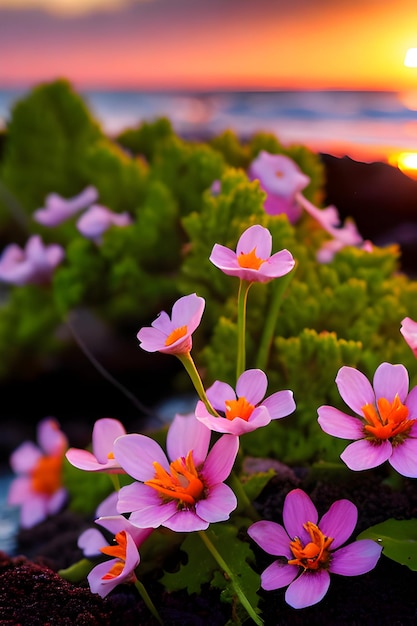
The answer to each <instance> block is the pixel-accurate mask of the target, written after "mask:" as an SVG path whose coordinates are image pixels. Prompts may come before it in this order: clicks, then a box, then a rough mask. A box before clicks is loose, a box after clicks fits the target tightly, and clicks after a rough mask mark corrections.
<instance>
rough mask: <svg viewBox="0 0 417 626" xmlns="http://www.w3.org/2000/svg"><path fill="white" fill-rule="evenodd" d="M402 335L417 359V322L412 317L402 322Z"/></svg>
mask: <svg viewBox="0 0 417 626" xmlns="http://www.w3.org/2000/svg"><path fill="white" fill-rule="evenodd" d="M400 333H401V334H402V336H403V337H404V339H405V340H406V342H407V344H408V345H409V346H410V348H411V350H412V351H413V353H414V356H415V357H417V322H415V321H414V320H412V319H411V317H405V318H404V319H403V321H402V322H401V328H400Z"/></svg>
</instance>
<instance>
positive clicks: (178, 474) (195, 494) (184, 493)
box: [145, 450, 204, 506]
mask: <svg viewBox="0 0 417 626" xmlns="http://www.w3.org/2000/svg"><path fill="white" fill-rule="evenodd" d="M153 466H154V468H155V476H154V478H152V479H151V480H147V481H146V482H145V485H148V486H149V487H152V488H153V489H155V490H156V491H158V492H159V493H160V494H161V495H162V496H163V497H164V499H166V500H167V501H169V500H178V501H179V503H180V504H182V505H184V506H193V505H194V504H195V503H196V502H197V500H199V499H201V498H202V497H203V494H204V484H203V482H202V481H201V479H200V478H199V475H198V472H197V470H196V468H195V465H194V460H193V452H192V450H190V452H189V453H188V454H187V456H186V457H185V458H184V457H181V458H179V459H177V460H176V461H173V462H172V463H171V464H170V466H169V469H170V473H168V472H167V471H166V470H165V469H164V468H163V467H162V466H161V465H160V464H159V463H158V462H156V461H155V462H154V464H153Z"/></svg>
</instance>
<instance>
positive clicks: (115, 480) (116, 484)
mask: <svg viewBox="0 0 417 626" xmlns="http://www.w3.org/2000/svg"><path fill="white" fill-rule="evenodd" d="M109 477H110V480H111V481H112V483H113V487H114V490H115V491H120V480H119V475H118V474H109Z"/></svg>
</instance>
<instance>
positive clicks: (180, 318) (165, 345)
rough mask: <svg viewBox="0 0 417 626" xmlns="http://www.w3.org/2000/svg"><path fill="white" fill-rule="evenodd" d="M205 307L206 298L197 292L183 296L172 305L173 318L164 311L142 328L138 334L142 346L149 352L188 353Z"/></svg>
mask: <svg viewBox="0 0 417 626" xmlns="http://www.w3.org/2000/svg"><path fill="white" fill-rule="evenodd" d="M204 307H205V300H204V298H200V297H199V296H197V295H196V294H195V293H192V294H191V295H189V296H183V297H182V298H180V299H179V300H177V301H176V302H175V304H174V306H173V307H172V315H171V318H170V317H169V315H168V314H167V313H165V311H162V312H161V313H160V314H159V316H158V317H157V318H156V320H154V321H153V322H152V325H151V326H148V327H146V328H141V330H140V331H139V332H138V334H137V338H138V339H139V341H140V342H141V344H140V347H141V348H143V350H146V351H147V352H164V353H165V354H177V355H178V354H187V353H188V352H190V350H191V348H192V337H191V335H192V333H193V332H194V331H195V329H196V328H197V326H198V325H199V323H200V321H201V317H202V315H203V311H204Z"/></svg>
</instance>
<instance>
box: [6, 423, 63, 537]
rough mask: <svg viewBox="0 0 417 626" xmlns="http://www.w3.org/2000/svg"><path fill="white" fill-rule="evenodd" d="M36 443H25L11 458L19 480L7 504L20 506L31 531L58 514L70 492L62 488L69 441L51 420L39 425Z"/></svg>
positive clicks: (22, 516)
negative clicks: (63, 468)
mask: <svg viewBox="0 0 417 626" xmlns="http://www.w3.org/2000/svg"><path fill="white" fill-rule="evenodd" d="M37 440H38V444H39V445H35V444H34V443H32V442H31V441H25V442H24V443H22V444H21V445H20V446H19V447H18V448H17V449H16V450H15V451H14V452H13V454H12V455H11V457H10V465H11V468H12V470H13V472H15V473H16V474H17V475H18V476H17V478H15V479H14V480H13V482H12V484H11V486H10V489H9V493H8V503H9V504H12V505H18V506H20V523H21V526H22V527H23V528H31V527H32V526H35V524H38V523H39V522H41V521H42V520H44V519H45V518H46V517H48V515H53V514H54V513H57V512H58V511H59V509H60V508H61V507H62V505H63V504H64V502H65V500H66V497H67V492H66V490H65V489H64V487H63V486H62V463H63V459H64V453H65V450H66V448H67V445H68V443H67V438H66V437H65V435H64V434H63V433H62V431H61V430H60V429H59V424H58V422H57V421H56V420H54V419H52V418H46V419H44V420H42V421H41V422H40V423H39V424H38V428H37Z"/></svg>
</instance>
